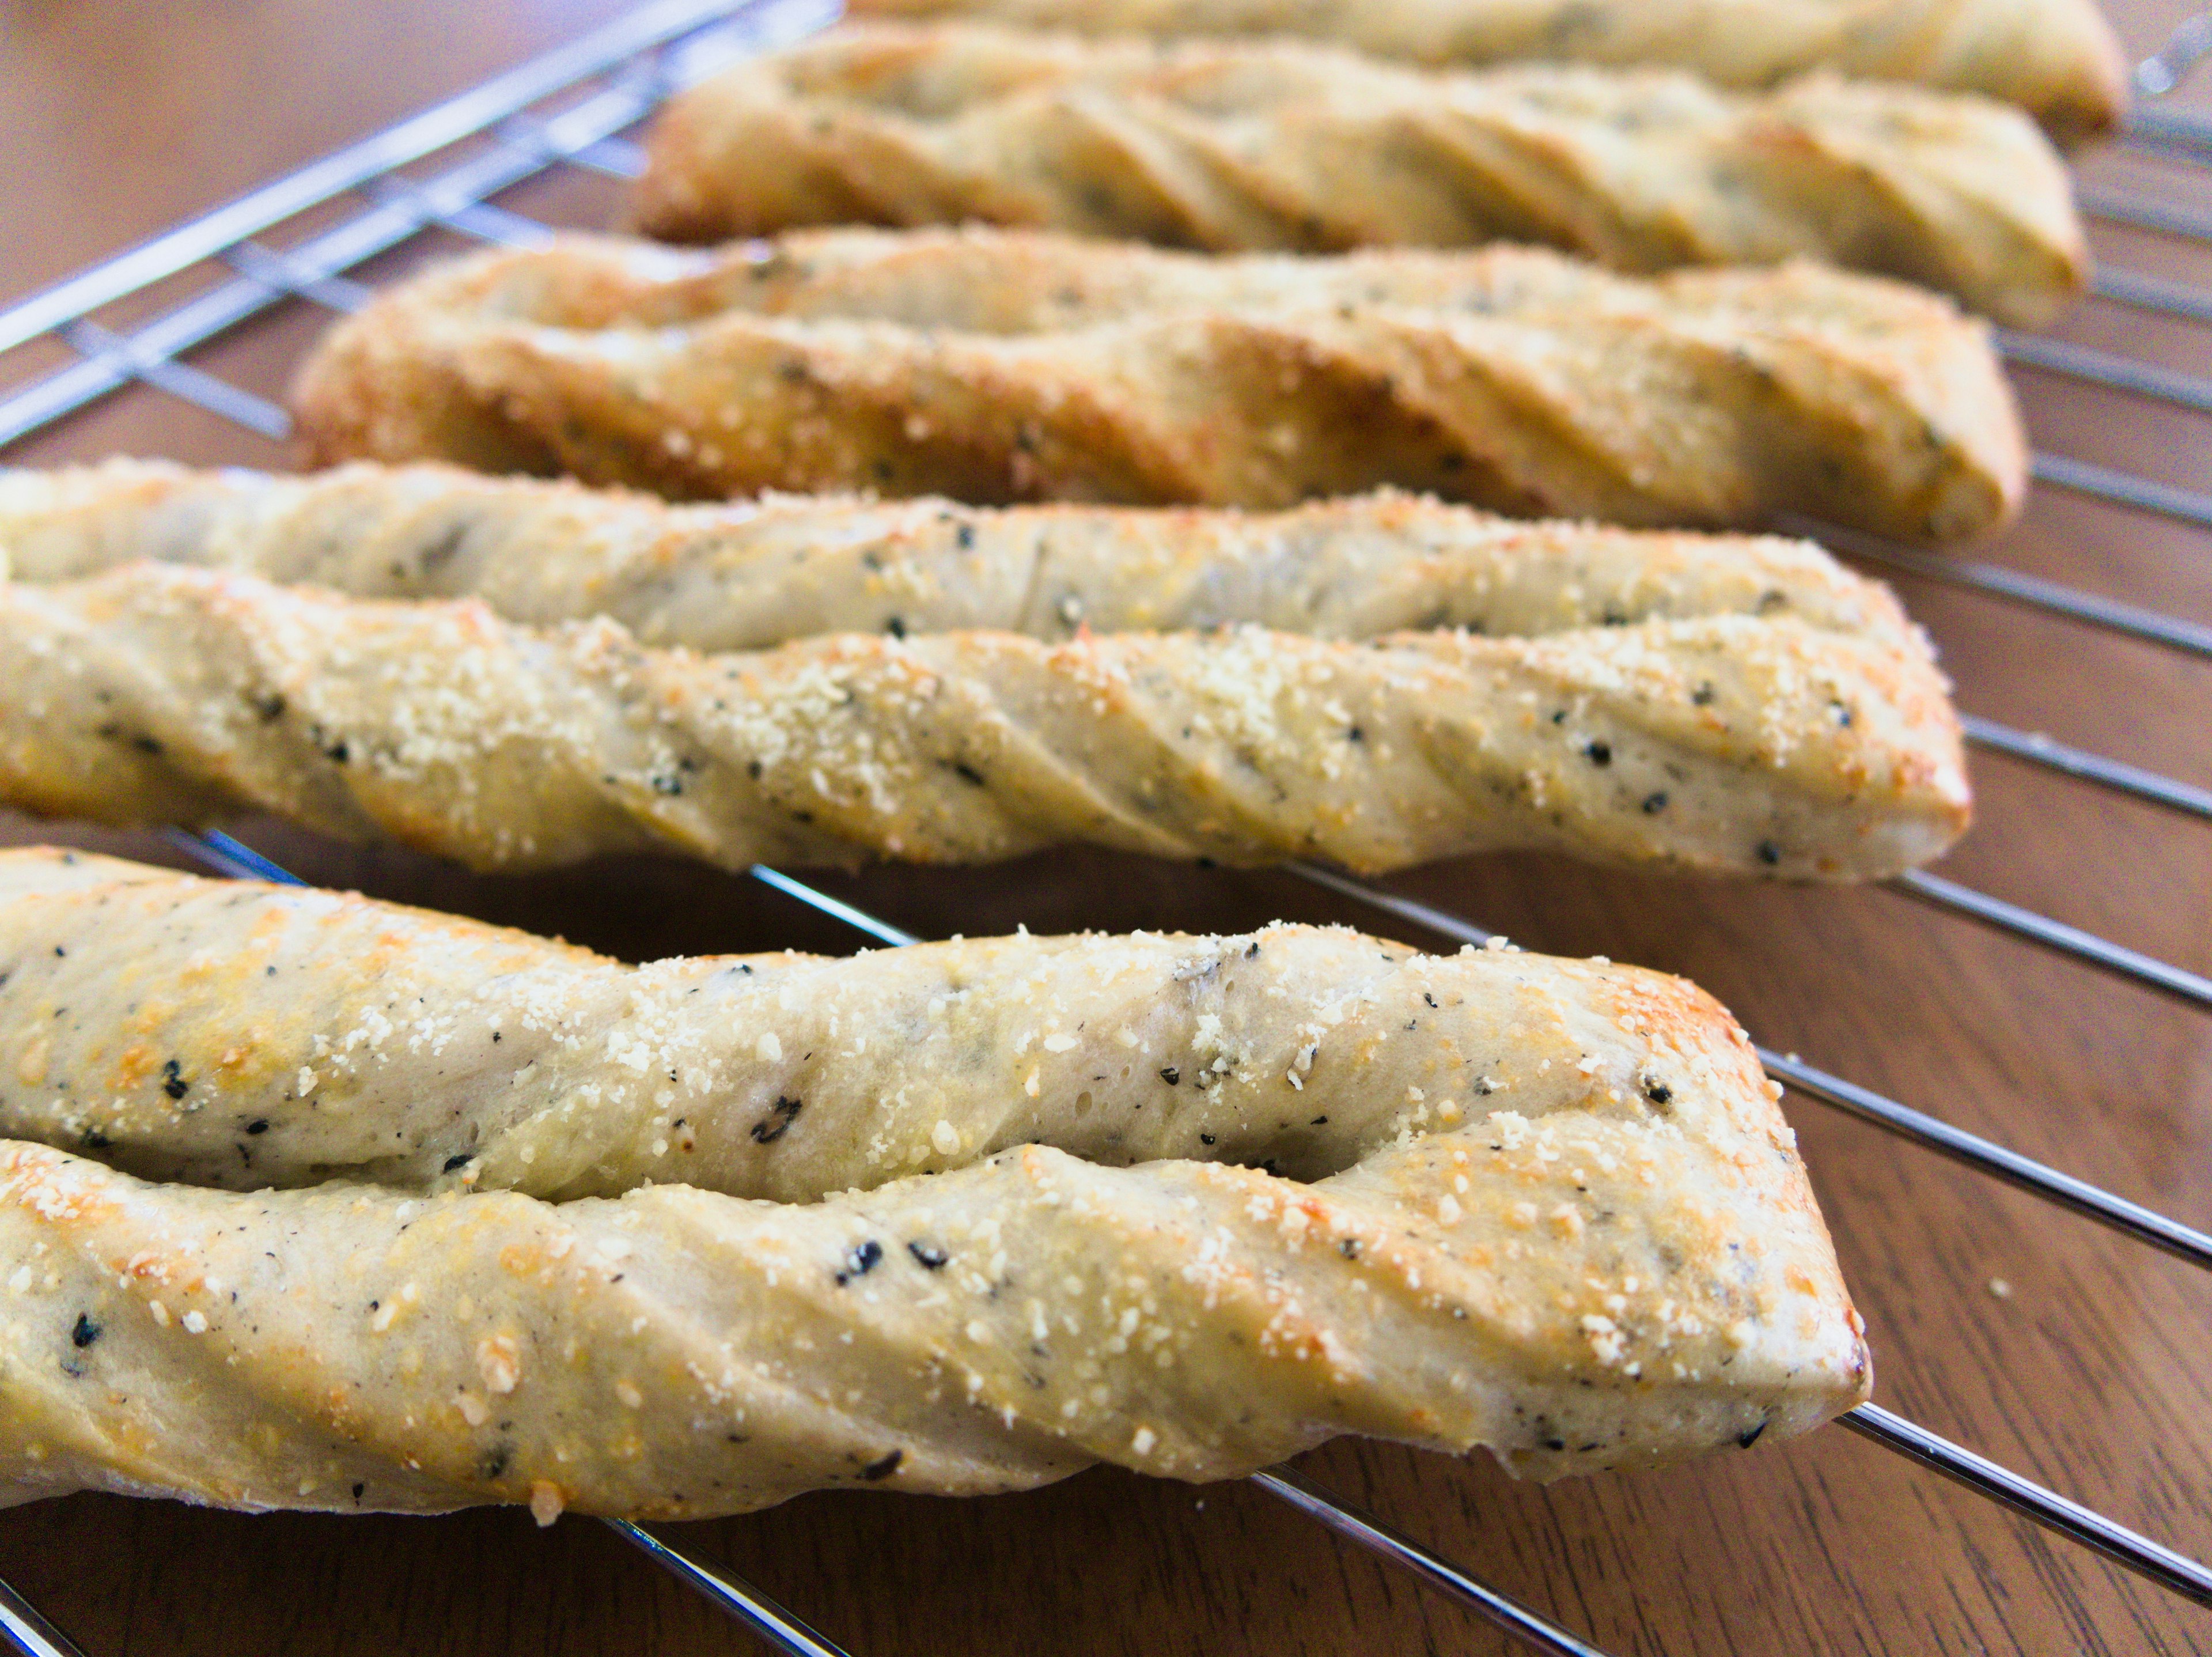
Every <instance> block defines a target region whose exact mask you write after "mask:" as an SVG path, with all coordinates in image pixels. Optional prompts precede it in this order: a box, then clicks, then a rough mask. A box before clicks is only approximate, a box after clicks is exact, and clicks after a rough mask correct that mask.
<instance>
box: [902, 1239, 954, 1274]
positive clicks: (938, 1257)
mask: <svg viewBox="0 0 2212 1657" xmlns="http://www.w3.org/2000/svg"><path fill="white" fill-rule="evenodd" d="M906 1252H908V1254H911V1255H912V1256H914V1258H915V1262H916V1264H919V1265H920V1266H921V1269H922V1270H924V1271H939V1270H943V1269H944V1266H945V1261H947V1260H948V1259H950V1258H951V1256H950V1255H948V1254H947V1253H945V1251H944V1250H943V1249H941V1248H933V1247H931V1246H929V1245H928V1244H927V1243H908V1245H907V1246H906Z"/></svg>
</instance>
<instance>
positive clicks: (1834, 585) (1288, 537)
mask: <svg viewBox="0 0 2212 1657" xmlns="http://www.w3.org/2000/svg"><path fill="white" fill-rule="evenodd" d="M139 558H158V559H161V560H164V561H168V562H174V563H179V564H198V565H202V566H204V567H207V568H211V569H219V570H235V571H237V572H239V573H240V574H243V575H252V576H261V577H263V578H264V579H265V580H269V581H273V582H304V583H307V584H311V585H314V586H319V587H326V588H333V589H335V590H337V591H339V592H343V593H347V594H353V595H354V596H356V597H361V598H409V599H414V598H460V597H477V598H482V599H484V600H487V601H488V602H489V604H490V605H491V606H492V608H493V609H495V610H496V611H497V612H499V613H500V614H501V615H502V616H505V617H506V618H507V619H509V620H511V621H520V622H527V623H531V624H539V625H543V624H550V623H556V622H562V621H577V620H583V619H585V618H589V617H591V616H594V615H605V616H611V617H612V618H614V619H615V620H617V621H619V622H621V623H622V624H623V626H625V627H627V628H628V629H629V631H630V632H631V633H632V634H633V635H634V636H635V637H636V638H637V639H638V641H639V642H640V643H644V644H653V645H665V644H680V645H685V646H689V647H690V648H691V649H702V650H734V649H758V648H761V647H763V646H766V645H771V644H781V643H784V642H786V641H787V640H789V639H794V638H804V637H809V636H811V635H812V634H817V633H835V632H883V631H889V632H892V633H895V634H899V635H904V634H907V633H919V632H943V631H951V630H954V629H960V628H993V629H999V630H1003V631H1009V632H1017V633H1025V634H1028V635H1029V636H1030V637H1038V638H1054V639H1058V638H1066V637H1071V636H1072V635H1073V634H1074V633H1075V632H1076V631H1078V630H1079V628H1082V627H1086V626H1087V627H1092V628H1097V629H1098V630H1099V631H1125V630H1133V629H1158V630H1161V631H1170V630H1176V629H1204V628H1211V627H1218V626H1222V625H1225V624H1234V623H1240V622H1251V623H1256V624H1259V625H1261V626H1264V627H1271V628H1277V629H1279V630H1281V631H1285V632H1295V633H1305V634H1309V635H1310V636H1312V637H1317V638H1371V637H1376V635H1378V634H1382V633H1388V632H1395V631H1399V630H1401V629H1406V628H1424V627H1464V628H1468V629H1470V630H1471V631H1474V632H1478V633H1492V634H1522V635H1529V634H1538V633H1552V632H1561V631H1567V630H1570V629H1573V628H1577V627H1595V626H1600V625H1613V626H1619V625H1622V624H1626V623H1630V622H1637V621H1644V620H1650V619H1655V618H1662V617H1670V616H1673V617H1680V616H1705V615H1728V614H1739V613H1741V614H1756V615H1762V616H1771V615H1776V614H1779V613H1784V612H1787V613H1790V614H1794V615H1796V616H1797V617H1798V618H1800V619H1802V620H1803V621H1805V622H1807V623H1808V624H1811V625H1813V626H1815V627H1821V628H1826V629H1830V630H1832V631H1838V632H1853V633H1858V632H1881V633H1887V634H1888V635H1890V636H1892V637H1897V638H1899V639H1908V638H1909V637H1910V636H1911V624H1910V623H1909V622H1907V621H1906V619H1905V614H1904V612H1903V610H1902V609H1901V608H1900V607H1899V605H1898V603H1897V600H1895V598H1893V596H1892V595H1891V594H1890V593H1889V591H1888V589H1887V588H1885V587H1883V586H1881V584H1880V583H1879V582H1871V581H1867V580H1865V579H1863V578H1862V577H1860V576H1855V575H1853V574H1851V573H1850V571H1849V570H1845V569H1844V567H1843V566H1842V565H1840V564H1838V563H1836V561H1835V560H1834V559H1832V558H1831V557H1829V556H1828V555H1827V554H1826V552H1824V551H1821V550H1820V548H1819V547H1818V546H1815V545H1813V544H1812V543H1811V542H1809V541H1790V540H1781V539H1772V538H1766V537H1761V538H1757V539H1753V538H1750V537H1738V536H1707V535H1686V534H1661V533H1650V532H1638V531H1630V530H1619V529H1602V528H1598V527H1595V526H1592V525H1589V524H1567V523H1540V524H1530V523H1519V522H1516V521H1512V520H1510V519H1504V518H1493V517H1491V516H1489V515H1486V514H1484V513H1480V512H1475V511H1472V510H1470V509H1468V508H1465V507H1455V506H1446V505H1443V504H1442V503H1437V502H1435V501H1429V500H1420V499H1416V498H1413V497H1411V496H1401V495H1382V496H1367V497H1364V498H1359V499H1352V500H1331V501H1324V502H1316V503H1314V504H1312V505H1310V506H1306V507H1304V508H1301V509H1298V510H1297V511H1295V512H1285V513H1274V514H1268V515H1249V516H1248V515H1245V514H1243V513H1239V512H1233V511H1231V512H1209V511H1172V512H1168V511H1156V512H1144V511H1128V510H1119V511H1117V510H1099V509H1079V508H1071V507H1042V508H1023V509H1012V510H1007V511H990V510H979V509H975V508H970V507H963V506H957V505H954V504H952V503H949V502H945V501H932V500H923V501H909V502H900V503H893V504H878V503H874V502H871V501H865V500H860V499H856V498H852V497H842V498H830V499H822V498H818V497H817V498H808V497H798V496H780V497H775V498H771V499H769V500H766V501H763V502H758V503H744V504H741V505H728V506H724V505H716V506H695V507H676V506H670V505H667V504H665V503H662V502H660V501H659V500H656V499H653V498H652V497H649V496H641V495H629V494H623V493H617V492H612V491H601V490H586V489H580V488H578V487H577V486H576V485H574V484H567V483H541V482H538V481H536V480H534V479H523V478H486V477H483V476H480V475H479V474H477V473H475V472H463V471H459V470H456V469H453V468H451V467H446V466H408V467H398V468H391V469H387V468H385V467H382V466H345V467H341V468H339V469H338V470H336V471H333V472H317V473H313V474H310V475H308V476H305V477H290V476H281V475H273V474H270V473H267V472H241V471H225V472H193V471H189V470H187V469H185V468H184V467H181V466H171V465H168V464H167V463H165V462H161V461H141V460H116V461H110V462H108V463H107V464H106V465H104V466H87V467H81V468H76V469H74V470H69V471H61V472H31V471H21V472H9V471H0V578H5V576H7V575H8V573H9V570H10V568H11V566H12V569H13V572H14V576H15V579H17V580H21V581H37V582H58V581H69V580H74V579H78V578H81V577H82V576H90V575H95V574H98V573H99V572H100V571H102V570H111V569H113V568H115V567H116V566H117V565H118V564H127V563H130V562H131V561H133V560H135V559H139Z"/></svg>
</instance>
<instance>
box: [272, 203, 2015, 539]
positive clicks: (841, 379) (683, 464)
mask: <svg viewBox="0 0 2212 1657" xmlns="http://www.w3.org/2000/svg"><path fill="white" fill-rule="evenodd" d="M296 402H297V406H298V410H299V413H300V418H301V429H302V430H303V431H304V433H305V435H306V436H307V441H308V442H309V444H310V446H311V448H313V450H314V452H315V454H316V455H317V457H318V458H319V459H320V460H340V459H346V458H368V459H374V460H424V459H447V460H459V461H462V462H464V463H466V464H469V465H473V466H478V467H480V468H482V469H484V470H488V471H495V472H513V471H530V472H556V471H567V472H573V473H574V474H576V475H578V476H580V477H581V478H585V479H586V480H587V481H591V482H595V483H627V484H640V485H643V486H646V487H649V488H653V489H656V490H661V491H663V492H665V493H668V494H672V495H678V496H702V495H704V496H714V495H727V494H732V493H743V492H750V491H751V490H758V489H815V488H837V487H858V488H868V489H872V490H879V491H881V492H884V493H887V494H902V495H908V494H925V493H934V494H943V495H949V496H953V497H955V498H957V499H963V500H971V501H1010V500H1018V499H1024V498H1036V497H1040V496H1045V497H1057V498H1061V499H1073V500H1098V501H1118V502H1128V503H1154V502H1158V503H1173V502H1185V501H1188V502H1200V503H1213V504H1219V505H1242V506H1254V507H1281V506H1287V505H1290V504H1291V503H1294V502H1296V501H1297V500H1299V499H1301V498H1302V497H1304V496H1313V495H1327V494H1345V493H1350V492H1352V491H1355V490H1361V489H1368V488H1372V487H1375V486H1376V485H1378V484H1399V485H1401V486H1405V487H1408V488H1417V489H1422V490H1431V491H1432V492H1434V493H1437V494H1438V495H1441V496H1447V497H1449V498H1452V499H1456V500H1462V501H1471V502H1474V503H1478V504H1480V505H1486V506H1491V507H1495V508H1498V509H1504V510H1508V511H1512V512H1515V513H1518V514H1553V515H1581V516H1594V517H1601V518H1607V519H1611V520H1613V521H1620V522H1625V523H1640V524H1650V523H1691V524H1711V525H1732V524H1747V525H1755V524H1757V523H1759V522H1760V521H1764V519H1765V517H1766V516H1767V515H1770V514H1771V513H1772V512H1774V511H1776V510H1778V509H1792V510H1796V511H1801V512H1808V513H1816V514H1820V515H1825V516H1827V517H1830V518H1832V519H1835V520H1838V521H1843V522H1846V523H1850V524H1853V525H1857V526H1858V527H1863V528H1867V529H1870V530H1875V531H1877V532H1879V533H1887V534H1895V535H1901V536H1905V537H1909V538H1912V539H1936V540H1943V539H1953V538H1956V537H1960V536H1967V535H1974V534H1978V533H1983V532H1984V531H1986V530H1989V529H1990V528H1992V527H1995V526H1996V525H1997V524H1999V523H2001V522H2002V521H2004V520H2005V519H2006V518H2008V516H2010V515H2011V514H2012V513H2013V511H2014V510H2015V509H2016V507H2017V506H2018V503H2019V501H2020V498H2021V494H2022V492H2023V490H2025V487H2026V478H2027V460H2026V456H2025V453H2024V450H2023V448H2022V444H2021V433H2020V426H2019V422H2018V418H2017V416H2016V414H2015V411H2014V408H2013V405H2012V401H2011V398H2010V395H2009V393H2008V391H2007V389H2006V387H2005V383H2004V380H2003V376H2002V372H2001V371H2000V369H1998V367H1997V364H1996V359H1995V357H1994V356H1993V355H1992V354H1991V352H1990V348H1989V343H1988V340H1987V338H1986V335H1985V332H1984V330H1983V329H1982V328H1981V327H1980V326H1979V325H1978V324H1974V323H1970V322H1967V321H1966V320H1962V319H1961V318H1960V317H1959V315H1958V314H1957V313H1956V312H1955V311H1954V310H1953V309H1952V308H1951V307H1950V306H1948V304H1946V303H1944V302H1942V301H1939V300H1936V299H1933V298H1930V297H1929V296H1928V295H1921V294H1917V293H1913V292H1911V291H1910V290H1908V289H1903V288H1899V287H1897V286H1895V285H1893V284H1890V283H1876V282H1870V281H1867V280H1865V279H1863V278H1857V277H1846V276H1839V275H1838V274H1836V273H1834V272H1832V271H1822V270H1818V269H1814V268H1812V267H1810V266H1805V265H1795V266H1790V267H1786V268H1784V269H1782V270H1778V271H1698V272H1684V273H1681V274H1679V275H1677V276H1674V277H1668V278H1666V279H1663V280H1661V281H1658V282H1640V281H1631V280H1626V279H1624V278H1620V277H1609V276H1607V275H1605V274H1603V273H1601V272H1600V271H1595V270H1594V269H1592V268H1590V267H1589V266H1587V265H1580V264H1577V263H1576V262H1575V261H1572V260H1570V259H1562V258H1560V257H1559V256H1558V255H1555V254H1550V253H1538V252H1531V251H1528V250H1525V249H1505V250H1493V251H1492V252H1488V253H1381V254H1365V255H1358V256H1354V257H1350V258H1343V259H1286V258H1252V259H1206V258H1203V257H1198V256H1193V255H1189V254H1176V253H1159V252H1155V251H1152V250H1149V249H1144V248H1138V247H1112V248H1105V247H1097V246H1094V245H1088V244H1085V243H1083V242H1079V241H1070V240H1067V239H1065V238H1060V237H1056V236H1042V235H1006V234H976V233H970V234H967V235H959V234H951V233H941V232H940V233H922V234H911V235H881V234H878V233H872V232H860V233H852V232H845V233H838V234H833V235H813V236H794V237H792V238H790V239H788V240H787V241H785V242H784V243H781V244H780V245H779V246H778V247H775V248H774V249H772V250H769V251H768V252H766V253H763V252H761V251H760V250H757V249H756V250H740V251H738V252H734V253H726V254H723V255H720V256H717V257H708V258H705V259H690V258H685V257H683V256H677V255H671V254H669V253H665V252H664V251H661V250H658V249H652V248H647V247H640V246H637V245H635V244H628V245H626V244H623V243H621V242H611V241H584V240H581V239H572V240H570V241H567V242H565V243H563V244H562V245H559V246H556V247H554V248H552V249H550V250H547V251H543V252H534V253H499V254H493V255H489V256H487V257H483V258H479V259H471V260H467V261H465V262H463V263H460V264H459V265H452V266H449V267H447V268H445V269H443V270H441V271H435V272H434V273H432V274H430V275H428V276H426V277H422V278H419V279H417V280H416V281H415V282H412V283H404V284H402V285H401V286H400V287H399V288H398V289H396V290H394V291H392V292H391V293H389V294H387V295H386V296H384V297H383V298H381V299H380V300H378V301H377V302H375V303H374V304H373V305H371V306H370V307H369V308H368V309H367V310H366V311H364V312H363V313H362V314H360V315H359V316H356V317H354V318H352V319H350V320H348V321H346V322H345V323H343V324H342V325H340V326H338V327H337V329H336V330H334V331H333V332H332V333H331V335H330V336H329V337H328V338H327V339H326V340H325V343H324V344H323V345H322V347H321V348H320V350H318V351H317V353H316V354H315V356H313V358H312V359H311V360H310V362H309V363H308V364H307V369H306V370H305V371H304V373H303V375H302V377H301V383H300V387H299V392H298V396H297V399H296Z"/></svg>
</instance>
